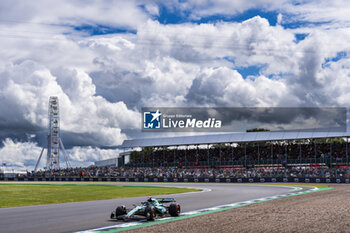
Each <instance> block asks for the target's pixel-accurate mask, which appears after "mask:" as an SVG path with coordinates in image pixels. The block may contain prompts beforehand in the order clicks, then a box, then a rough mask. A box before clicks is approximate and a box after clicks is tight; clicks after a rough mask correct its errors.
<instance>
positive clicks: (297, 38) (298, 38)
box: [295, 33, 309, 43]
mask: <svg viewBox="0 0 350 233" xmlns="http://www.w3.org/2000/svg"><path fill="white" fill-rule="evenodd" d="M308 35H309V34H308V33H297V34H295V42H296V43H299V42H300V41H302V40H305V38H306V37H307V36H308Z"/></svg>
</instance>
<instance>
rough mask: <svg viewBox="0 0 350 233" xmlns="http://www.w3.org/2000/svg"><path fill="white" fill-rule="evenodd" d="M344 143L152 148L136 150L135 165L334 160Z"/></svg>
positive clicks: (342, 154) (341, 155)
mask: <svg viewBox="0 0 350 233" xmlns="http://www.w3.org/2000/svg"><path fill="white" fill-rule="evenodd" d="M346 144H347V143H345V142H332V143H315V142H312V141H308V142H307V143H288V144H287V143H271V144H266V143H260V144H259V143H255V144H252V143H251V144H238V145H214V146H211V147H209V148H203V147H201V148H200V147H197V148H193V147H192V148H191V149H188V148H173V149H168V148H151V150H143V151H139V152H136V151H135V152H133V154H132V156H131V160H130V164H131V165H132V166H138V165H140V164H154V165H156V166H164V165H165V166H166V164H171V163H200V162H209V163H212V162H220V163H225V162H230V161H252V160H254V161H263V160H286V159H289V160H291V159H324V160H326V159H330V158H332V159H334V161H341V160H342V159H344V158H345V156H346ZM348 152H349V153H350V151H348Z"/></svg>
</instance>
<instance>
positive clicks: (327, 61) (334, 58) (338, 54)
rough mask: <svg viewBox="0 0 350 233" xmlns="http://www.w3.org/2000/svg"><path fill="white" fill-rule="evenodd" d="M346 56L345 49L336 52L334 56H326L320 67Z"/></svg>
mask: <svg viewBox="0 0 350 233" xmlns="http://www.w3.org/2000/svg"><path fill="white" fill-rule="evenodd" d="M346 56H347V53H346V51H341V52H338V53H337V55H336V56H335V57H328V58H326V59H325V62H324V63H323V64H322V68H325V67H329V66H330V63H332V62H337V61H339V60H340V59H342V58H344V57H346Z"/></svg>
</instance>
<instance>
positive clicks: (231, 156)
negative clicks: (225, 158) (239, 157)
mask: <svg viewBox="0 0 350 233" xmlns="http://www.w3.org/2000/svg"><path fill="white" fill-rule="evenodd" d="M231 149H232V150H231V161H232V167H233V143H232V144H231Z"/></svg>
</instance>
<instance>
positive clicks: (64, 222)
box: [0, 183, 312, 233]
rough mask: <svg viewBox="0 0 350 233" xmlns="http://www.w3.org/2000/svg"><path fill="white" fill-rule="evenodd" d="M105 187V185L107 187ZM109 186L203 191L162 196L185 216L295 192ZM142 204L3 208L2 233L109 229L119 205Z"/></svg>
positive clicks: (283, 189)
mask: <svg viewBox="0 0 350 233" xmlns="http://www.w3.org/2000/svg"><path fill="white" fill-rule="evenodd" d="M96 184H98V183H96ZM103 184H104V185H106V183H103ZM108 184H110V185H141V186H168V187H194V188H201V189H204V191H202V192H195V193H184V194H175V195H163V196H162V197H174V198H176V200H177V202H178V203H179V204H180V205H181V211H182V212H186V211H192V210H198V209H203V208H209V207H214V206H218V205H223V204H229V203H235V202H241V201H248V200H252V199H257V198H263V197H269V196H273V195H280V194H286V193H292V192H294V189H293V188H292V187H288V186H272V185H244V184H207V183H108ZM296 185H297V184H296ZM301 188H302V189H303V190H308V189H311V188H312V187H301ZM299 191H300V190H299ZM141 201H145V198H144V197H136V198H123V199H112V200H101V201H88V202H76V203H63V204H52V205H38V206H26V207H13V208H0V226H1V227H0V232H6V233H11V232H52V233H54V232H76V231H83V230H88V229H94V228H100V227H105V226H109V225H116V224H118V223H119V222H118V221H114V220H110V219H109V215H110V213H111V211H112V210H113V209H115V207H116V206H117V205H123V204H124V205H126V206H127V207H132V205H133V204H139V203H140V202H141ZM120 223H123V222H120Z"/></svg>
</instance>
